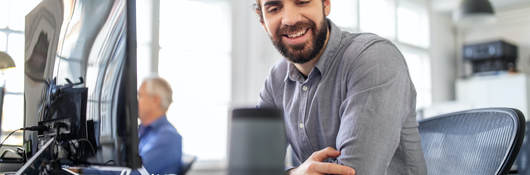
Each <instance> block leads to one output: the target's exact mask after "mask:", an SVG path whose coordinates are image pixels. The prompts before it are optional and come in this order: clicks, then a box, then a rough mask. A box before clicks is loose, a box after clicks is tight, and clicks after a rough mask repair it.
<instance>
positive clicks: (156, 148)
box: [142, 134, 182, 174]
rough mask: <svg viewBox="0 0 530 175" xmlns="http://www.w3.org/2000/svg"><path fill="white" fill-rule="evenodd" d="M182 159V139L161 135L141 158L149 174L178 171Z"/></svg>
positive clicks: (178, 136)
mask: <svg viewBox="0 0 530 175" xmlns="http://www.w3.org/2000/svg"><path fill="white" fill-rule="evenodd" d="M181 157H182V137H181V136H180V135H177V136H175V135H171V134H161V135H160V137H158V138H157V139H156V141H155V142H154V143H153V146H152V147H151V150H149V151H147V153H146V154H144V155H143V156H142V163H143V165H144V166H145V169H146V170H147V171H148V172H149V173H151V174H167V173H169V174H172V173H175V172H179V171H180V168H181V167H180V166H181V163H182V162H181Z"/></svg>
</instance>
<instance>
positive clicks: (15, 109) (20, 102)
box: [0, 0, 40, 145]
mask: <svg viewBox="0 0 530 175" xmlns="http://www.w3.org/2000/svg"><path fill="white" fill-rule="evenodd" d="M39 2H40V0H28V1H19V0H0V51H2V52H7V53H8V54H9V55H10V56H11V57H12V58H13V61H14V62H15V65H16V66H17V67H16V68H13V69H8V70H4V71H3V72H2V74H0V76H1V77H2V81H3V82H0V84H1V86H4V85H5V88H6V89H5V90H6V94H5V96H4V106H3V108H2V109H3V111H2V116H1V117H2V120H1V121H2V122H1V124H2V138H1V139H2V140H3V139H4V138H5V136H7V134H8V133H10V132H11V131H13V130H16V129H18V128H21V127H23V124H24V95H23V92H24V22H25V16H26V14H28V13H29V12H30V11H31V10H32V9H33V8H34V7H35V6H36V5H37V4H38V3H39ZM4 81H5V82H4ZM4 83H5V84H4ZM11 137H13V138H10V139H9V140H7V141H6V142H5V144H13V145H22V132H16V133H15V134H13V135H12V136H11Z"/></svg>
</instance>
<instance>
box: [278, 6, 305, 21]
mask: <svg viewBox="0 0 530 175" xmlns="http://www.w3.org/2000/svg"><path fill="white" fill-rule="evenodd" d="M301 20H302V15H301V14H300V12H299V9H297V8H296V7H289V6H286V7H284V10H283V15H282V25H288V26H292V25H295V24H296V23H297V22H299V21H301Z"/></svg>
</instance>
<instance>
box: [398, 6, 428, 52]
mask: <svg viewBox="0 0 530 175" xmlns="http://www.w3.org/2000/svg"><path fill="white" fill-rule="evenodd" d="M426 7H427V6H426V5H425V3H422V2H421V1H413V0H409V1H404V0H402V1H400V3H399V5H398V8H397V14H398V23H397V24H398V28H397V31H398V32H397V36H398V40H399V41H401V42H404V43H407V44H411V45H415V46H418V47H422V48H428V47H429V39H430V38H429V15H428V12H427V9H426Z"/></svg>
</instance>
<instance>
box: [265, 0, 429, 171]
mask: <svg viewBox="0 0 530 175" xmlns="http://www.w3.org/2000/svg"><path fill="white" fill-rule="evenodd" d="M330 1H331V0H256V13H257V15H258V17H259V20H260V23H261V24H262V25H263V27H264V29H265V31H266V32H267V34H268V35H269V37H270V38H271V40H272V43H273V44H274V46H275V47H276V48H277V49H278V51H279V52H280V53H281V54H282V55H283V56H284V57H285V59H283V60H282V61H280V62H279V63H277V64H276V65H275V66H274V67H273V68H272V70H271V72H270V74H269V76H268V78H267V79H266V82H265V86H264V88H263V90H262V92H261V95H260V102H259V106H260V107H261V106H273V107H277V108H280V109H283V111H284V120H285V124H286V125H285V126H286V133H287V138H288V141H289V144H290V146H291V148H292V153H293V154H292V155H293V156H292V158H293V165H294V166H293V167H290V168H291V169H289V171H288V173H289V174H315V175H316V174H354V173H356V174H362V175H380V174H389V175H390V174H407V175H420V174H427V172H426V165H425V160H424V158H423V152H422V150H421V142H420V135H419V132H418V123H417V122H416V112H415V106H416V91H415V89H414V85H413V84H412V81H411V80H410V77H409V72H408V70H407V65H406V63H405V60H404V58H403V56H402V55H401V53H400V52H399V50H398V48H397V47H396V46H394V45H393V44H392V42H390V41H388V40H386V39H383V38H381V37H379V36H376V35H373V34H362V33H349V32H346V31H342V30H341V29H340V28H339V27H337V26H336V25H335V24H334V23H333V22H332V21H331V20H329V19H327V18H326V16H327V15H328V14H329V13H330V10H331V2H330Z"/></svg>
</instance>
